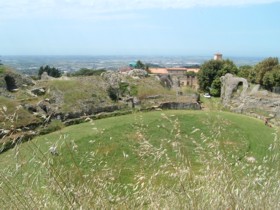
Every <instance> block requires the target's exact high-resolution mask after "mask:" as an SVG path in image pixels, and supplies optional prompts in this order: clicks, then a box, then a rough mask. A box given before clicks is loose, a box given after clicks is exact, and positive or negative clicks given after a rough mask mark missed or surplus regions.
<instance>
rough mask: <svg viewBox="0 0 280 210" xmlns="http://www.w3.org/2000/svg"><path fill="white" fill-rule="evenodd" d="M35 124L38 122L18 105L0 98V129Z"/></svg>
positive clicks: (13, 101) (15, 102)
mask: <svg viewBox="0 0 280 210" xmlns="http://www.w3.org/2000/svg"><path fill="white" fill-rule="evenodd" d="M37 122H39V120H38V119H37V118H36V117H34V116H33V115H32V114H30V113H29V112H28V111H27V110H25V109H24V108H23V107H22V106H21V105H20V103H18V102H17V101H15V100H11V99H9V98H6V97H2V96H0V126H1V128H2V129H13V128H18V127H21V126H25V125H29V124H31V123H37Z"/></svg>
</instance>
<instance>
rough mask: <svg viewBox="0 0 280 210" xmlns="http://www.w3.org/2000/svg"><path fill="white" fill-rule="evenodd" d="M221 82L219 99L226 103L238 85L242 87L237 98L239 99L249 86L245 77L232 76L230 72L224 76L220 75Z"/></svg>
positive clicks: (243, 96) (243, 95) (244, 94)
mask: <svg viewBox="0 0 280 210" xmlns="http://www.w3.org/2000/svg"><path fill="white" fill-rule="evenodd" d="M221 83H222V87H221V88H222V89H221V100H222V102H223V104H225V105H226V104H228V103H229V102H230V100H231V98H232V95H233V93H234V92H235V91H237V90H238V89H239V88H240V87H242V91H241V93H240V94H239V98H240V100H242V99H244V98H245V96H246V91H247V90H248V87H249V84H248V82H247V80H246V79H244V78H241V77H234V76H233V75H232V74H226V75H225V76H222V77H221Z"/></svg>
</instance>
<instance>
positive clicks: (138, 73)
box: [127, 69, 148, 78]
mask: <svg viewBox="0 0 280 210" xmlns="http://www.w3.org/2000/svg"><path fill="white" fill-rule="evenodd" d="M127 75H128V76H131V77H138V78H143V77H146V76H147V75H148V73H147V72H146V71H145V70H143V69H133V70H131V71H129V72H128V73H127Z"/></svg>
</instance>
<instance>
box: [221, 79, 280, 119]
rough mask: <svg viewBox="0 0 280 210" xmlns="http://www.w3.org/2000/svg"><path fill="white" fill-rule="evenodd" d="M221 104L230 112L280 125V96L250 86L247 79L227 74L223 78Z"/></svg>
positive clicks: (259, 87) (258, 86)
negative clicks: (268, 120) (265, 119)
mask: <svg viewBox="0 0 280 210" xmlns="http://www.w3.org/2000/svg"><path fill="white" fill-rule="evenodd" d="M221 83H222V87H221V102H222V104H223V105H224V106H225V107H227V108H229V109H230V110H232V111H234V112H238V113H244V114H248V115H252V116H255V117H258V118H261V119H264V118H269V119H270V120H271V121H273V123H275V124H280V95H279V94H275V93H272V92H269V91H267V90H264V89H262V88H261V86H260V85H253V84H249V83H248V82H247V80H246V79H244V78H240V77H235V76H233V75H232V74H226V75H225V76H223V77H221Z"/></svg>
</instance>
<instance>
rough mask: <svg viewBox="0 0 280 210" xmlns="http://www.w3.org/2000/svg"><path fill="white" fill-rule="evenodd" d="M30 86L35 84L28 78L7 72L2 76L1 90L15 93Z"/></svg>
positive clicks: (0, 76) (0, 81) (0, 79)
mask: <svg viewBox="0 0 280 210" xmlns="http://www.w3.org/2000/svg"><path fill="white" fill-rule="evenodd" d="M29 85H34V82H33V80H32V79H31V78H30V77H28V76H24V75H21V74H17V73H14V72H7V73H4V74H2V75H0V88H2V89H5V90H8V91H14V90H15V89H18V88H21V87H24V86H29Z"/></svg>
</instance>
